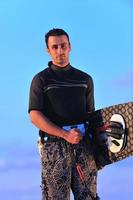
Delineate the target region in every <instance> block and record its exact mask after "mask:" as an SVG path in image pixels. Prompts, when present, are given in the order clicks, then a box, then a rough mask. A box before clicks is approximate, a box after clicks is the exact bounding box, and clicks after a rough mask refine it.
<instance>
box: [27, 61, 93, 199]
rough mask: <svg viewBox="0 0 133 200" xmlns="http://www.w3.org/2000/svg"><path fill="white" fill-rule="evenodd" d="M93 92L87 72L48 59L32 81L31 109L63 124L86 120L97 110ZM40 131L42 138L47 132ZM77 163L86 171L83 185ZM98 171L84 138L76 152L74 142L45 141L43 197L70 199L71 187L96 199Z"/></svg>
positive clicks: (81, 195)
mask: <svg viewBox="0 0 133 200" xmlns="http://www.w3.org/2000/svg"><path fill="white" fill-rule="evenodd" d="M93 91H94V89H93V80H92V78H91V76H89V75H88V74H86V73H85V72H82V71H80V70H78V69H76V68H74V67H72V66H71V65H70V64H69V65H67V66H66V67H64V68H60V67H58V66H55V65H53V64H52V62H49V65H48V67H47V68H46V69H44V70H43V71H41V72H40V73H38V74H37V75H36V76H35V77H34V78H33V80H32V83H31V88H30V101H29V112H30V111H31V110H38V111H41V112H42V113H43V114H44V115H45V116H46V117H47V118H48V119H49V120H50V121H52V122H53V123H55V124H56V125H58V126H60V127H63V126H64V125H73V124H79V123H84V122H85V121H86V119H87V113H88V112H91V111H94V94H93ZM39 133H40V136H41V137H42V136H45V135H48V134H47V133H44V132H43V131H41V130H40V131H39ZM48 136H49V137H50V135H48ZM77 163H78V164H80V166H81V168H82V170H83V173H84V176H85V183H84V184H83V183H82V181H81V177H80V176H79V174H78V172H77V168H76V166H77ZM96 173H97V170H96V165H95V161H94V158H93V152H92V149H91V146H90V145H88V146H87V145H86V143H85V142H84V140H83V141H82V142H80V143H79V144H78V145H76V153H75V145H72V144H69V143H68V142H66V141H65V140H63V139H61V140H57V141H54V142H46V143H44V144H43V149H42V195H43V200H47V199H48V200H49V199H50V200H62V199H63V200H68V199H69V195H70V188H71V189H72V191H73V194H74V196H75V199H78V200H79V199H82V200H92V199H95V198H94V197H96Z"/></svg>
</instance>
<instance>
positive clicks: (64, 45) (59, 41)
mask: <svg viewBox="0 0 133 200" xmlns="http://www.w3.org/2000/svg"><path fill="white" fill-rule="evenodd" d="M70 50H71V47H70V44H69V41H68V38H67V36H66V35H61V36H50V37H49V38H48V48H47V51H48V53H49V55H50V56H51V58H52V62H53V64H55V65H58V66H59V67H65V66H66V65H68V63H69V52H70Z"/></svg>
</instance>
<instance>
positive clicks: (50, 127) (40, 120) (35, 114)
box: [30, 110, 67, 139]
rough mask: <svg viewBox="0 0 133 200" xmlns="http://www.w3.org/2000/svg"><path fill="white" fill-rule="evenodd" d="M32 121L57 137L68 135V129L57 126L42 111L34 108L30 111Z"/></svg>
mask: <svg viewBox="0 0 133 200" xmlns="http://www.w3.org/2000/svg"><path fill="white" fill-rule="evenodd" d="M30 119H31V122H32V123H33V124H34V125H35V126H36V127H38V128H39V129H40V130H42V131H44V132H46V133H48V134H50V135H53V136H57V137H61V138H64V139H65V137H66V135H67V131H65V130H64V129H62V128H60V127H58V126H56V125H55V124H54V123H52V122H51V121H50V120H49V119H48V118H47V117H46V116H45V115H43V113H41V112H40V111H36V110H32V111H31V112H30Z"/></svg>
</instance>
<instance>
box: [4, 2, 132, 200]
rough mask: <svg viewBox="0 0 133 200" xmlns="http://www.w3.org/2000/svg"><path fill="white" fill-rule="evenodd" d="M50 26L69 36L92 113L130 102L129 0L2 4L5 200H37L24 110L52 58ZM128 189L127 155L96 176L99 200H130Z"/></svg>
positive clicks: (32, 134)
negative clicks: (89, 87) (47, 38)
mask: <svg viewBox="0 0 133 200" xmlns="http://www.w3.org/2000/svg"><path fill="white" fill-rule="evenodd" d="M51 28H63V29H65V30H66V31H67V32H68V34H69V36H70V39H71V45H72V51H71V57H70V58H71V64H72V65H73V66H75V67H77V68H79V69H81V70H83V71H85V72H87V73H89V74H90V75H91V76H92V77H93V80H94V85H95V104H96V109H99V108H103V107H106V106H110V105H113V104H118V103H124V102H128V101H132V100H133V40H132V36H133V1H132V0H108V1H106V0H101V1H98V0H84V1H81V0H79V1H77V0H73V1H71V0H67V1H63V0H62V1H61V0H57V1H54V0H51V1H47V0H38V1H31V0H23V1H22V0H12V1H11V0H0V68H1V78H0V91H1V92H0V93H1V94H0V95H1V98H0V113H1V115H0V127H1V129H0V199H2V200H40V199H41V190H40V173H41V168H40V158H39V154H38V151H37V137H38V130H37V129H36V128H35V127H34V126H33V125H32V124H31V123H30V120H29V116H28V112H27V110H28V98H29V87H30V83H31V80H32V78H33V76H34V75H35V74H36V73H37V72H39V71H41V70H43V69H44V68H46V67H47V63H48V61H49V59H50V58H49V57H48V55H47V53H46V51H45V43H44V35H45V33H46V32H47V31H49V29H51ZM132 184H133V158H132V157H130V158H128V159H126V160H123V161H121V162H118V163H116V164H113V165H110V166H107V167H105V168H103V170H101V171H100V172H99V176H98V192H99V195H100V196H101V199H102V200H112V199H113V200H118V199H121V200H125V199H126V200H131V199H133V190H132ZM71 199H73V196H72V195H71Z"/></svg>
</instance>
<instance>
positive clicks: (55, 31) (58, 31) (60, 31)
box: [45, 28, 70, 47]
mask: <svg viewBox="0 0 133 200" xmlns="http://www.w3.org/2000/svg"><path fill="white" fill-rule="evenodd" d="M61 35H66V37H67V39H68V42H69V44H70V40H69V35H68V34H67V32H66V31H64V30H63V29H60V28H53V29H51V30H49V31H48V32H47V33H46V34H45V43H46V46H47V47H48V38H49V37H50V36H61Z"/></svg>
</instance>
